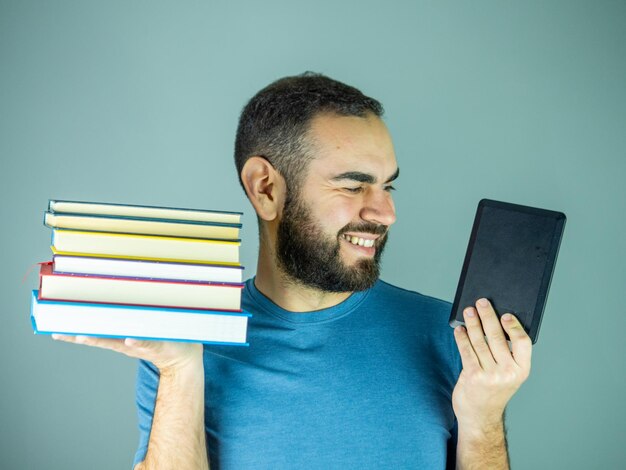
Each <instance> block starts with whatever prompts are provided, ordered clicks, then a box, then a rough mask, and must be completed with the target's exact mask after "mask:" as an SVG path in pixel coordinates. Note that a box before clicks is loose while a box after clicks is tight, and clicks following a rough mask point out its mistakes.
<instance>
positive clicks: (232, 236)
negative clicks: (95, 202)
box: [44, 212, 241, 240]
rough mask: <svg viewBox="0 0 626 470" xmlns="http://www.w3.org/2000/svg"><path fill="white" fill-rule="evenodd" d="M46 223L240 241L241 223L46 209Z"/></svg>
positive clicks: (84, 229) (97, 229) (117, 231)
mask: <svg viewBox="0 0 626 470" xmlns="http://www.w3.org/2000/svg"><path fill="white" fill-rule="evenodd" d="M44 224H45V225H46V226H48V227H51V228H64V229H70V230H81V231H93V232H114V233H137V234H143V235H165V236H171V237H192V238H212V239H220V240H237V239H238V238H239V229H240V227H241V225H240V224H226V223H218V222H197V221H183V220H168V219H148V218H137V217H114V216H109V215H92V214H65V213H57V212H46V213H45V215H44Z"/></svg>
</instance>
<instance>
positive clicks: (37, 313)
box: [30, 290, 251, 346]
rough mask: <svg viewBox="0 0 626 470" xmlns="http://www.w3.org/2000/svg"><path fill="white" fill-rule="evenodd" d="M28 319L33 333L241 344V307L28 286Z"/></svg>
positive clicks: (244, 327) (243, 325)
mask: <svg viewBox="0 0 626 470" xmlns="http://www.w3.org/2000/svg"><path fill="white" fill-rule="evenodd" d="M30 316H31V322H32V326H33V330H34V332H35V333H37V334H52V333H58V334H65V335H87V336H99V337H107V338H139V339H151V340H171V341H191V342H200V343H218V344H232V345H245V346H247V345H248V343H247V342H246V336H247V329H248V319H249V317H250V316H251V315H250V314H248V313H245V312H229V311H215V310H194V309H182V308H163V307H144V306H131V305H114V304H99V303H87V302H69V301H56V300H54V301H52V300H42V299H40V298H39V292H38V291H36V290H34V291H33V292H32V302H31V314H30Z"/></svg>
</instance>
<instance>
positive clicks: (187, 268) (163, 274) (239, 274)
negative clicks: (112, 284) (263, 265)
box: [52, 255, 243, 283]
mask: <svg viewBox="0 0 626 470" xmlns="http://www.w3.org/2000/svg"><path fill="white" fill-rule="evenodd" d="M52 272H53V273H55V274H92V275H96V276H117V277H143V278H148V279H162V280H181V281H204V282H228V283H233V282H235V283H237V282H238V283H241V282H243V267H242V266H229V265H211V264H193V263H169V262H163V261H146V260H133V259H120V258H118V259H116V258H97V257H93V256H67V255H54V257H53V262H52Z"/></svg>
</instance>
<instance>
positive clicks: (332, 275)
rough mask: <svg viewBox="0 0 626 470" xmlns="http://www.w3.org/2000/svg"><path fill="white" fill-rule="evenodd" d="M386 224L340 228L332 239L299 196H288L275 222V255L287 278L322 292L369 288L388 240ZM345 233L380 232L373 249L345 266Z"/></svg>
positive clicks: (364, 224)
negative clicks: (342, 237)
mask: <svg viewBox="0 0 626 470" xmlns="http://www.w3.org/2000/svg"><path fill="white" fill-rule="evenodd" d="M387 229H388V226H386V225H376V224H373V223H367V222H364V223H362V224H349V225H346V226H345V227H343V228H342V229H341V230H340V231H339V232H338V233H337V234H336V236H335V237H334V238H332V237H330V236H329V235H328V234H325V233H324V232H323V231H322V230H321V228H320V224H318V223H316V221H315V220H313V218H312V217H311V211H310V210H309V208H308V207H307V206H306V205H305V204H304V203H303V202H302V201H301V200H300V198H298V197H296V198H290V197H288V198H287V201H286V202H285V208H284V212H283V218H282V220H281V221H280V223H279V225H278V233H277V243H276V258H277V261H278V264H279V266H280V267H281V268H282V270H283V271H284V273H285V274H286V275H287V277H288V280H289V281H291V282H295V283H297V284H301V285H304V286H307V287H312V288H315V289H319V290H321V291H323V292H354V291H362V290H365V289H369V288H370V287H372V286H373V285H374V283H375V282H376V280H377V279H378V276H379V273H380V259H381V256H382V254H383V248H384V247H385V243H386V242H387ZM346 232H364V233H372V234H376V235H380V237H379V238H377V239H376V242H375V243H374V247H375V248H376V252H375V254H374V256H373V257H371V258H363V259H360V260H358V261H357V262H356V263H354V265H353V266H346V265H345V263H344V262H343V260H342V259H341V254H340V252H339V251H340V243H341V242H340V236H341V235H342V234H343V233H346Z"/></svg>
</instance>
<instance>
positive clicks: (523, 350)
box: [501, 313, 533, 373]
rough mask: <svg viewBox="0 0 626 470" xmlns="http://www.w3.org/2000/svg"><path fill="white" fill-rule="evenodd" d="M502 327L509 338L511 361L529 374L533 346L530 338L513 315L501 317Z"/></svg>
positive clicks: (508, 314)
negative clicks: (511, 353)
mask: <svg viewBox="0 0 626 470" xmlns="http://www.w3.org/2000/svg"><path fill="white" fill-rule="evenodd" d="M501 321H502V326H503V328H504V330H505V331H506V333H507V334H508V335H509V338H511V349H512V352H513V359H514V360H515V362H516V363H517V364H518V365H519V366H520V367H521V368H522V369H524V370H525V371H526V372H527V373H529V372H530V363H531V357H532V350H533V344H532V341H531V339H530V336H528V334H527V333H526V330H524V327H523V326H522V324H521V323H520V322H519V320H518V319H517V318H515V316H514V315H511V314H510V313H507V314H504V315H502V320H501Z"/></svg>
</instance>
